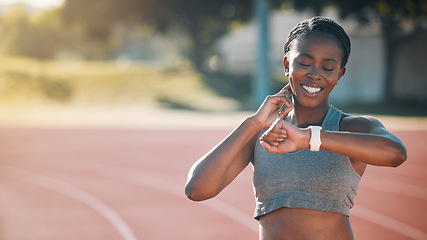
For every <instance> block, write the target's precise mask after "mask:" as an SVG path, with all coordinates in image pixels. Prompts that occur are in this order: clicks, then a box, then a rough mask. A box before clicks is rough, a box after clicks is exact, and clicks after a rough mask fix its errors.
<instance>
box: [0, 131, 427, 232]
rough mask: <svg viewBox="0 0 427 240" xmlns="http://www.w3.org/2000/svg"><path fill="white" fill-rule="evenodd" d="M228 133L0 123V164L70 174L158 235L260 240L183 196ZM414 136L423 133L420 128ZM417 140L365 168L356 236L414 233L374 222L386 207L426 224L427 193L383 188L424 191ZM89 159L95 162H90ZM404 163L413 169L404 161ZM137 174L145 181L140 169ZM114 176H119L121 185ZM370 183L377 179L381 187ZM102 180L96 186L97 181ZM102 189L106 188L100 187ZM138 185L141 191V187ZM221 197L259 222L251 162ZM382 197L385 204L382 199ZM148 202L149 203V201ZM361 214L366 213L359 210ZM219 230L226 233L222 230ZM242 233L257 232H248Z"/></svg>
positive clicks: (409, 221) (415, 224)
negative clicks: (398, 159)
mask: <svg viewBox="0 0 427 240" xmlns="http://www.w3.org/2000/svg"><path fill="white" fill-rule="evenodd" d="M227 134H228V131H144V130H43V129H40V130H25V131H22V130H18V131H14V130H1V131H0V144H2V146H4V148H3V149H1V150H0V165H1V164H2V163H4V164H12V165H14V166H15V167H23V168H27V170H30V171H36V172H39V173H43V174H46V175H49V176H50V177H54V178H58V179H60V180H62V181H70V183H72V184H76V186H78V187H79V188H82V189H84V190H85V191H89V192H90V193H91V194H94V195H95V196H96V197H98V198H100V199H101V200H102V201H104V202H106V203H108V205H109V206H112V208H113V209H114V210H116V211H118V212H119V213H120V215H121V216H123V218H124V219H125V221H126V222H128V224H129V226H131V227H132V229H138V228H141V226H144V224H141V223H139V222H138V221H146V220H147V219H150V220H152V221H149V222H151V224H152V225H151V224H145V225H148V226H149V227H146V229H148V230H150V229H149V228H150V227H153V228H154V229H155V230H156V231H163V232H162V233H161V234H157V235H156V234H155V233H154V234H153V235H150V236H151V237H154V236H157V237H159V236H160V238H151V239H168V238H167V236H169V237H170V236H172V235H173V236H174V239H197V237H199V238H200V236H204V237H205V238H204V239H218V238H221V237H222V238H229V237H230V236H233V237H234V238H233V239H256V238H257V236H256V234H255V232H254V231H257V228H256V229H255V230H253V231H250V230H249V231H248V228H247V227H244V226H243V225H242V224H240V223H239V222H238V221H236V220H233V219H230V218H228V217H224V214H221V213H218V211H213V210H212V209H209V208H207V207H206V206H203V204H198V203H193V202H190V201H188V200H187V199H185V196H184V195H183V184H184V182H185V178H186V173H187V171H188V169H189V167H190V166H191V164H192V163H193V162H194V161H195V159H197V158H198V157H200V156H201V155H202V154H204V152H206V151H207V150H208V149H210V148H211V147H212V146H213V145H214V144H216V143H217V142H218V141H220V140H221V139H222V138H223V137H224V136H226V135H227ZM401 134H403V135H404V136H403V137H404V138H405V137H406V139H409V141H411V135H412V134H414V133H413V132H412V131H405V132H401ZM424 134H426V132H424ZM416 135H417V136H418V135H419V133H416ZM424 136H427V135H424ZM418 138H419V136H418V137H415V139H418ZM405 143H406V142H405ZM417 146H418V145H417V144H416V143H415V142H412V144H408V151H409V153H411V154H412V155H410V157H409V159H408V161H407V163H405V164H404V165H402V167H399V168H397V169H392V168H377V167H374V168H372V169H371V168H368V170H367V173H366V178H362V182H361V186H360V189H359V195H358V197H357V198H356V206H360V207H361V208H363V210H368V211H359V212H358V213H357V212H355V214H352V211H353V210H354V211H356V210H357V208H355V209H353V210H351V221H352V223H353V229H354V231H355V236H357V237H359V239H411V238H408V237H405V234H401V233H399V229H395V231H392V230H391V229H390V227H387V226H386V227H384V226H381V224H376V223H375V221H373V220H372V221H369V220H370V219H374V218H373V217H372V216H371V215H372V214H373V216H374V215H375V214H377V217H378V214H381V216H386V217H388V218H390V219H394V220H395V221H398V222H399V223H403V224H405V225H407V226H410V227H412V228H415V229H418V230H424V229H427V228H426V227H427V223H426V222H425V220H423V217H422V216H417V214H418V213H419V209H425V207H426V201H425V200H423V199H420V197H419V196H418V195H416V194H412V195H416V196H408V195H405V194H400V193H399V192H402V189H403V190H404V191H407V189H405V188H401V189H400V190H399V189H398V188H397V190H396V188H394V184H389V186H388V187H389V188H390V189H392V190H389V191H383V189H382V188H383V184H384V181H386V182H387V181H391V180H393V181H397V182H399V183H402V184H407V185H413V186H415V187H421V188H420V189H418V188H417V189H418V190H421V191H423V190H424V189H423V188H422V186H425V185H424V181H425V180H424V179H425V175H426V172H424V171H422V170H420V169H421V168H419V167H417V166H420V165H423V162H422V160H420V159H418V158H416V159H415V157H416V156H420V155H422V154H420V153H419V152H420V151H421V152H422V151H423V150H422V149H420V148H419V147H417ZM22 149H25V151H22ZM165 149H166V150H165ZM417 151H418V152H417ZM424 153H425V151H424ZM414 156H415V157H414ZM76 159H77V160H76ZM412 159H413V160H412ZM82 161H83V162H84V163H82V164H81V166H78V165H79V163H78V162H82ZM90 164H93V165H95V166H94V167H93V168H92V167H88V165H90ZM98 165H100V166H103V167H105V168H108V169H110V170H108V171H106V172H104V173H102V174H101V173H100V172H97V171H95V170H94V169H96V168H100V169H102V168H103V167H99V166H98ZM406 165H407V166H408V168H404V167H405V166H406ZM97 166H98V167H97ZM409 166H410V167H409ZM113 169H116V170H117V172H113V171H112V170H113ZM411 169H417V171H414V172H412V171H411ZM98 170H99V169H98ZM129 171H130V172H133V173H135V175H137V174H140V175H144V174H145V175H148V176H151V177H152V178H147V179H146V181H145V183H144V184H150V182H152V181H153V178H155V179H157V180H158V179H161V181H163V183H161V184H157V185H156V186H155V187H147V186H143V185H144V184H142V185H140V184H135V183H129V180H123V179H126V178H132V177H130V175H129V174H128V172H129ZM139 171H140V172H139ZM131 175H133V174H131ZM123 176H127V177H123ZM120 178H123V179H120ZM137 178H138V179H139V180H138V181H140V179H141V176H138V177H137ZM78 179H80V180H78ZM90 179H97V181H96V184H94V186H91V185H90V184H88V183H87V182H88V181H89V180H90ZM150 179H151V180H150ZM376 179H377V180H378V179H380V180H381V181H382V182H381V181H375V180H376ZM408 179H409V180H408ZM91 181H92V180H91ZM132 181H133V180H132ZM114 182H119V183H118V184H117V185H116V184H114ZM126 182H127V183H126ZM158 182H159V181H158ZM103 183H104V185H106V186H104V187H101V186H100V185H99V184H101V185H102V184H103ZM368 183H374V184H376V186H374V185H371V184H368ZM97 184H98V188H96V185H97ZM127 185H132V186H127ZM153 185H155V184H153ZM166 185H170V186H169V187H172V189H173V190H171V191H174V192H175V193H173V194H170V193H167V192H165V191H164V190H162V188H168V187H165V186H166ZM407 185H404V186H407ZM126 186H127V187H126ZM396 186H397V185H396ZM101 188H107V189H106V190H102V189H101ZM123 188H128V189H123ZM159 189H160V190H159ZM0 191H1V188H0ZM108 191H110V192H117V193H120V194H124V196H123V198H122V199H121V200H118V199H117V198H115V197H113V196H114V194H106V192H108ZM393 191H394V192H393ZM396 191H397V192H396ZM126 192H127V193H129V192H134V193H133V194H134V195H132V194H129V195H126V194H125V193H126ZM139 192H144V194H141V193H139ZM147 194H148V195H147ZM422 194H424V193H423V192H422V193H421V194H420V195H422ZM131 196H135V199H136V201H132V199H129V198H131ZM414 197H415V198H414ZM417 197H418V198H417ZM125 198H127V199H128V200H127V201H126V203H127V204H131V207H127V208H126V207H123V203H120V201H124V199H125ZM144 199H145V200H146V201H145V202H144ZM217 199H218V200H220V201H222V202H224V203H226V204H228V205H229V206H231V207H232V208H235V209H237V211H238V212H240V213H242V215H241V217H240V216H239V217H237V218H238V219H240V218H244V217H245V216H248V218H247V219H246V220H245V221H248V222H249V223H250V224H248V226H249V225H253V226H256V221H255V220H252V213H253V207H254V205H253V193H252V189H251V171H250V169H249V168H248V169H247V170H245V172H243V173H242V174H241V175H240V176H239V177H238V178H237V179H236V181H235V182H233V183H232V184H231V185H230V186H229V187H228V188H227V189H225V190H224V192H223V193H221V194H220V195H219V196H218V198H217ZM384 199H385V200H386V201H385V202H386V203H387V204H384ZM138 201H139V202H138ZM147 203H148V204H150V206H146V204H147ZM150 207H151V210H150ZM139 208H140V209H143V210H144V211H147V213H148V214H135V215H132V214H129V212H131V211H132V210H131V209H139ZM390 208H392V210H390ZM220 209H221V208H220ZM134 211H135V210H134ZM137 211H138V210H137ZM372 211H374V213H373V212H372ZM361 214H362V217H360V216H361ZM156 215H157V216H156ZM168 216H169V219H170V220H171V221H169V222H168V223H167V224H165V223H164V222H165V220H164V218H167V217H168ZM141 219H143V220H141ZM162 221H163V222H162ZM0 224H1V222H0ZM162 225H169V226H166V227H165V226H162ZM389 225H390V224H389ZM391 225H393V224H391ZM9 226H10V225H9ZM206 226H209V227H210V228H207V227H206ZM401 226H402V225H401ZM1 227H2V226H0V229H1ZM254 228H255V227H254ZM391 228H393V229H394V228H395V227H391ZM166 229H171V231H170V232H169V233H168V232H165V231H166ZM212 229H214V230H212ZM245 229H246V230H245ZM135 232H136V233H137V234H136V235H137V236H140V237H141V236H146V235H143V234H142V233H140V232H138V230H135ZM180 232H185V233H184V234H181V233H180ZM218 232H221V233H222V235H221V234H219V233H218ZM242 232H244V233H245V234H247V233H248V232H252V233H251V234H247V235H246V236H244V234H243V235H242ZM400 232H402V231H400ZM415 232H416V231H415ZM406 235H408V234H406ZM212 236H214V237H212ZM227 236H228V237H227ZM396 236H397V237H398V238H396ZM362 237H363V238H362ZM143 239H146V238H143ZM147 239H150V238H147Z"/></svg>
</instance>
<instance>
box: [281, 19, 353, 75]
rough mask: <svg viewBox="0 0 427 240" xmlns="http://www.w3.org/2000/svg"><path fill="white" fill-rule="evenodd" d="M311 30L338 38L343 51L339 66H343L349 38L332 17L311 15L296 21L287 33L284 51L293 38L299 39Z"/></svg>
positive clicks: (346, 56) (346, 55)
mask: <svg viewBox="0 0 427 240" xmlns="http://www.w3.org/2000/svg"><path fill="white" fill-rule="evenodd" d="M313 32H320V33H326V34H329V35H331V36H333V37H334V38H335V39H336V40H338V42H339V43H340V45H341V47H342V50H343V52H344V56H343V59H342V63H341V67H344V66H345V65H346V64H347V61H348V57H349V56H350V51H351V44H350V38H349V37H348V35H347V33H346V32H345V31H344V29H343V28H342V27H341V26H340V25H338V24H337V23H336V22H334V21H333V20H332V19H329V18H325V17H313V18H311V19H307V20H304V21H302V22H300V23H298V24H297V25H296V26H295V27H294V29H292V31H291V32H290V33H289V35H288V39H287V41H286V43H285V46H284V53H285V54H287V53H288V52H289V50H290V49H289V48H290V45H291V43H292V41H293V40H294V39H301V38H302V37H304V36H307V35H309V34H311V33H313Z"/></svg>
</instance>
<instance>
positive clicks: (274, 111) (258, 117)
mask: <svg viewBox="0 0 427 240" xmlns="http://www.w3.org/2000/svg"><path fill="white" fill-rule="evenodd" d="M291 96H292V90H291V85H290V84H287V85H286V86H285V87H283V88H282V90H280V91H279V92H278V93H277V94H275V95H269V96H267V97H266V98H265V100H264V102H263V103H262V104H261V106H260V107H259V108H258V110H257V112H256V113H255V114H254V115H253V116H252V117H251V118H252V119H253V120H255V121H256V122H257V123H258V124H260V125H261V126H262V128H263V129H265V128H268V127H270V126H271V124H273V122H274V121H275V120H276V119H277V118H281V119H283V118H285V117H286V115H288V113H289V112H290V111H291V110H292V108H293V107H294V105H293V102H292V100H291ZM283 105H286V107H285V108H284V109H283V110H282V111H280V109H281V108H282V107H283Z"/></svg>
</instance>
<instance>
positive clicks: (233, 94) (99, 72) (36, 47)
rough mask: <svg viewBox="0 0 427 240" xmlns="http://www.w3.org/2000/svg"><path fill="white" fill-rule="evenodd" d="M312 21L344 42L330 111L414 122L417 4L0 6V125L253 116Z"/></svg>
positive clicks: (423, 99)
mask: <svg viewBox="0 0 427 240" xmlns="http://www.w3.org/2000/svg"><path fill="white" fill-rule="evenodd" d="M256 3H261V4H258V5H257V4H256ZM256 9H258V10H260V11H255V10H256ZM262 11H264V15H263V12H262ZM260 12H261V13H260ZM313 15H325V16H327V17H331V18H333V19H335V20H336V21H337V22H338V23H339V24H341V25H342V26H343V27H344V28H345V29H346V31H347V32H348V34H349V35H350V37H351V40H352V45H353V48H352V50H353V51H352V53H351V56H350V60H349V63H348V67H347V68H348V70H347V73H346V75H345V77H344V79H342V80H341V81H340V83H339V85H338V87H337V88H336V90H335V92H334V94H332V99H331V101H332V103H333V104H334V105H337V106H339V107H341V108H343V109H344V110H345V111H350V112H360V113H362V112H365V113H380V114H393V115H411V116H414V115H420V116H425V114H426V113H427V110H426V109H427V108H426V105H427V80H426V77H427V70H426V68H425V67H424V64H425V63H426V62H427V59H426V58H427V57H426V56H427V44H425V43H426V42H427V20H426V19H427V3H426V1H424V0H405V1H391V0H390V1H384V0H381V1H362V2H360V1H356V0H355V1H346V2H345V3H343V2H342V1H319V0H312V1H310V0H306V1H292V0H288V1H276V0H271V1H266V2H264V1H238V0H229V1H227V0H224V1H215V2H210V1H191V0H182V1H178V0H174V1H168V0H161V1H158V0H156V1H154V0H152V1H151V0H144V1H139V0H123V1H113V0H98V1H83V0H44V1H43V0H40V1H36V0H26V1H23V0H16V1H14V0H1V1H0V53H1V55H0V56H1V59H0V61H1V65H0V93H1V94H0V106H1V107H2V109H3V111H5V113H7V114H4V115H3V117H2V118H1V121H3V122H5V123H16V122H17V121H18V120H17V119H25V120H22V121H29V120H31V119H33V120H34V121H41V122H45V121H48V119H47V120H46V119H40V118H41V117H40V115H46V114H41V112H42V111H48V112H49V111H54V112H55V113H56V114H55V116H56V117H57V118H60V116H61V114H66V112H67V111H68V112H73V111H77V112H78V110H79V109H80V111H83V112H84V111H88V112H90V113H93V114H94V115H95V113H94V112H93V111H95V112H96V113H97V114H101V115H102V113H101V110H100V109H103V108H108V111H110V110H112V109H114V108H116V109H117V108H120V109H124V108H131V106H135V107H137V109H139V110H140V112H142V111H143V110H147V111H149V110H151V111H155V110H159V109H181V110H191V111H193V110H194V111H222V112H224V111H233V112H235V111H242V110H244V111H245V110H249V111H253V110H255V109H256V108H257V106H258V105H259V103H260V101H262V99H264V96H265V95H267V94H271V93H274V92H276V91H278V90H279V89H280V88H281V87H282V86H283V85H284V84H286V82H287V79H286V78H285V77H284V74H283V70H282V66H281V62H282V58H283V50H282V48H283V44H284V42H285V41H286V37H287V34H288V33H289V31H290V30H291V29H292V28H293V27H294V26H295V24H296V23H298V22H300V21H301V20H303V19H306V18H309V17H311V16H313ZM260 36H261V38H262V37H263V39H261V38H260ZM260 42H261V45H260ZM260 66H262V68H263V69H260ZM257 72H258V73H257ZM259 72H261V74H263V75H259ZM260 76H261V77H260ZM257 84H261V85H257ZM88 109H90V110H88ZM96 109H98V110H96ZM66 110H67V111H66ZM131 110H132V111H133V110H134V109H133V108H131ZM106 111H107V110H106ZM122 111H123V110H122ZM38 113H39V115H38ZM74 113H75V112H73V115H75V114H74ZM5 115H6V116H7V117H6V116H5ZM48 115H49V114H48ZM86 116H87V115H86ZM50 117H53V116H50ZM63 118H65V117H63ZM59 120H60V119H57V121H59ZM76 121H77V120H76ZM147 121H148V120H147Z"/></svg>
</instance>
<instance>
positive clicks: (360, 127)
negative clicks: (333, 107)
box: [340, 114, 406, 175]
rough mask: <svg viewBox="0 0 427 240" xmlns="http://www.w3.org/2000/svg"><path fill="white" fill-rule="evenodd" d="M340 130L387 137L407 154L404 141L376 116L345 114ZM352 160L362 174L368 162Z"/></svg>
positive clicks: (355, 167)
mask: <svg viewBox="0 0 427 240" xmlns="http://www.w3.org/2000/svg"><path fill="white" fill-rule="evenodd" d="M340 131H345V132H354V133H362V134H363V133H365V134H369V135H373V136H378V137H381V138H383V139H387V142H389V143H390V144H391V145H393V146H394V148H395V149H400V151H401V152H404V153H405V155H406V148H405V146H404V144H403V143H402V141H401V140H400V139H399V138H398V137H397V136H396V135H394V134H393V133H392V132H390V131H388V130H387V129H386V128H385V126H384V125H383V124H382V123H381V122H380V121H379V120H378V119H376V118H374V117H370V116H361V117H355V116H350V115H347V114H344V115H343V117H342V119H341V122H340ZM400 151H399V152H400ZM350 161H351V163H352V165H353V168H354V169H355V171H356V172H358V173H359V174H360V175H362V174H363V172H364V170H365V168H366V163H364V162H362V161H358V160H355V159H350Z"/></svg>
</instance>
